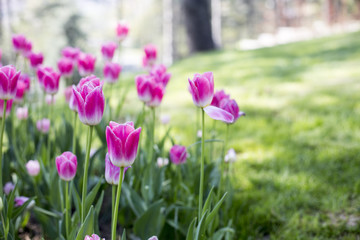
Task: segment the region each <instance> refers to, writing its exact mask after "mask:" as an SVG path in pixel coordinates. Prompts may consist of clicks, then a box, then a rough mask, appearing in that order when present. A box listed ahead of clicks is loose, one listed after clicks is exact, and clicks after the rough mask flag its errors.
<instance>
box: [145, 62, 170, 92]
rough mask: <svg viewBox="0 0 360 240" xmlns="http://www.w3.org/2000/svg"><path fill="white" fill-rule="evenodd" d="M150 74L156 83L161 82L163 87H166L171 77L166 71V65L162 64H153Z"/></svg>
mask: <svg viewBox="0 0 360 240" xmlns="http://www.w3.org/2000/svg"><path fill="white" fill-rule="evenodd" d="M150 75H151V76H153V77H154V79H155V81H156V82H157V83H161V84H162V85H163V86H164V87H166V85H167V84H168V82H169V80H170V78H171V74H170V73H167V72H166V67H165V66H164V65H163V64H160V65H155V66H154V67H153V68H152V69H151V71H150Z"/></svg>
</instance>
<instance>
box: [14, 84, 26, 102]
mask: <svg viewBox="0 0 360 240" xmlns="http://www.w3.org/2000/svg"><path fill="white" fill-rule="evenodd" d="M26 87H27V86H26V83H24V82H23V81H18V82H17V87H16V94H15V98H14V101H15V102H16V103H19V102H22V100H23V98H24V95H25V92H26Z"/></svg>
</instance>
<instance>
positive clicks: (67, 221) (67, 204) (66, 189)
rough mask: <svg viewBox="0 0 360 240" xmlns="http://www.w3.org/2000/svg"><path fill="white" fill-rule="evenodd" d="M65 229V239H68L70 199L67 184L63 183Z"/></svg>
mask: <svg viewBox="0 0 360 240" xmlns="http://www.w3.org/2000/svg"><path fill="white" fill-rule="evenodd" d="M65 208H66V212H65V228H66V239H69V237H70V198H69V182H68V181H67V182H66V183H65Z"/></svg>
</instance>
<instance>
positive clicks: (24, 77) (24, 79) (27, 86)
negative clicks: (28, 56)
mask: <svg viewBox="0 0 360 240" xmlns="http://www.w3.org/2000/svg"><path fill="white" fill-rule="evenodd" d="M18 81H20V82H23V83H24V84H25V91H26V92H27V91H29V90H30V82H31V80H30V77H29V75H27V74H20V76H19V79H18Z"/></svg>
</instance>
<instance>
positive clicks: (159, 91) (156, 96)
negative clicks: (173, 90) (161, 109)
mask: <svg viewBox="0 0 360 240" xmlns="http://www.w3.org/2000/svg"><path fill="white" fill-rule="evenodd" d="M150 93H151V99H150V101H148V102H147V103H146V105H147V106H149V107H158V106H159V105H160V103H161V100H162V98H163V96H164V93H165V88H164V87H163V85H162V84H161V83H155V84H153V85H152V87H151V92H150Z"/></svg>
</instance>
